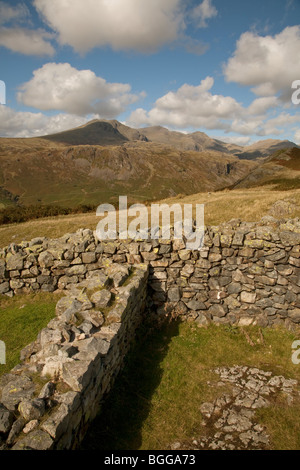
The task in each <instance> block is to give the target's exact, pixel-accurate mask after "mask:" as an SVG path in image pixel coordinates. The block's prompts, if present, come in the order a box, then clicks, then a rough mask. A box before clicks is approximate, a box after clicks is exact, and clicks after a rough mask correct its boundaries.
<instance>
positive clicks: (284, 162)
mask: <svg viewBox="0 0 300 470" xmlns="http://www.w3.org/2000/svg"><path fill="white" fill-rule="evenodd" d="M266 185H272V186H273V188H274V189H277V190H287V189H298V188H300V149H299V148H298V147H293V148H288V149H285V150H279V151H277V152H275V153H274V154H273V155H271V156H270V157H268V158H266V159H265V160H264V161H263V162H262V163H261V164H260V165H259V166H257V167H255V168H253V169H252V171H250V172H249V174H248V175H247V176H246V177H245V178H243V179H242V180H241V181H239V182H237V183H235V184H234V186H233V187H234V188H251V187H256V186H266Z"/></svg>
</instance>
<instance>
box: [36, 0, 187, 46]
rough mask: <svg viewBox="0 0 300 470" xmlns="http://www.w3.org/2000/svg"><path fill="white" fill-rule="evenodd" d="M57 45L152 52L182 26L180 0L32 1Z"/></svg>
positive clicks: (174, 36) (182, 15)
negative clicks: (55, 33) (57, 40)
mask: <svg viewBox="0 0 300 470" xmlns="http://www.w3.org/2000/svg"><path fill="white" fill-rule="evenodd" d="M33 3H34V6H35V7H36V9H37V11H38V12H39V13H40V15H41V16H42V17H43V19H44V20H45V21H46V22H47V24H48V25H49V26H50V27H51V28H52V29H53V30H54V31H56V32H57V33H58V39H59V42H60V43H61V44H68V45H70V46H72V47H73V48H74V49H75V50H76V51H79V52H80V53H84V52H86V51H88V50H89V49H92V48H93V47H96V46H106V45H110V46H111V47H112V48H113V49H115V50H128V49H134V50H138V51H142V52H153V51H155V50H157V48H158V47H160V46H161V45H163V44H166V43H170V42H173V41H174V40H176V39H177V38H178V36H179V35H180V33H181V32H183V30H184V28H185V23H184V12H183V7H182V4H181V3H182V2H181V0H163V1H161V0H151V1H146V0H126V2H125V1H124V0H85V2H84V7H83V4H82V0H51V2H50V1H48V0H34V2H33Z"/></svg>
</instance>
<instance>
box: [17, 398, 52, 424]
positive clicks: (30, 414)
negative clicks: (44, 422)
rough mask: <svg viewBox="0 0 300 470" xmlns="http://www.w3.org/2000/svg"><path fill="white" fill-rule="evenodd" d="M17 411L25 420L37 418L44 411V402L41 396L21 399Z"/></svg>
mask: <svg viewBox="0 0 300 470" xmlns="http://www.w3.org/2000/svg"><path fill="white" fill-rule="evenodd" d="M18 411H19V413H20V414H21V416H22V417H23V418H24V419H25V421H31V420H35V419H39V418H41V417H42V416H43V414H44V413H45V402H44V400H43V399H41V398H36V399H34V400H22V401H21V402H20V403H19V407H18Z"/></svg>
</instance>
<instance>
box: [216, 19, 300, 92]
mask: <svg viewBox="0 0 300 470" xmlns="http://www.w3.org/2000/svg"><path fill="white" fill-rule="evenodd" d="M224 74H225V77H226V80H227V81H229V82H235V83H239V84H241V85H246V86H252V87H253V89H252V90H253V92H254V93H255V94H256V95H257V96H261V97H264V96H274V95H276V94H277V93H280V97H281V99H283V100H286V101H289V100H290V99H291V84H292V82H293V81H294V80H295V79H297V78H299V76H300V26H291V27H287V28H285V29H284V30H283V31H282V32H281V33H279V34H276V35H275V36H259V35H257V34H255V33H253V32H246V33H244V34H242V35H241V37H240V39H239V40H238V41H237V45H236V50H235V52H234V54H233V56H232V57H231V58H230V59H229V61H228V62H227V64H226V65H225V67H224Z"/></svg>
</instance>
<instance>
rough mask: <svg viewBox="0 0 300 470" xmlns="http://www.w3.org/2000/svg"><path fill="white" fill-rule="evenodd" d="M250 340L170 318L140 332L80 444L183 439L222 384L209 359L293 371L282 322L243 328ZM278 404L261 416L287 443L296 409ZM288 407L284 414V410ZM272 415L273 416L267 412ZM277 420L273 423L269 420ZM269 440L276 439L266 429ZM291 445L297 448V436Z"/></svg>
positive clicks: (295, 425) (192, 433)
mask: <svg viewBox="0 0 300 470" xmlns="http://www.w3.org/2000/svg"><path fill="white" fill-rule="evenodd" d="M246 331H247V332H248V334H250V336H251V338H252V340H253V342H254V346H251V345H250V344H249V343H248V342H247V339H246V336H245V335H244V334H243V332H242V331H241V330H240V329H238V328H234V327H225V326H216V325H211V326H209V327H208V328H205V329H200V328H198V327H196V326H193V325H192V324H176V323H174V324H172V325H171V326H169V327H163V328H162V329H161V330H159V331H154V332H151V333H150V334H148V335H147V334H146V331H145V329H144V330H143V331H141V332H140V334H139V340H138V341H137V342H136V344H135V346H134V348H133V349H132V351H131V353H130V354H129V356H128V358H127V361H126V366H125V368H124V370H123V372H122V373H121V375H120V376H119V377H118V379H117V381H116V383H115V386H114V388H113V390H112V391H111V393H110V395H109V397H108V399H107V401H106V402H105V405H104V406H103V407H102V412H101V410H100V412H99V415H98V416H97V417H96V419H95V421H94V423H93V424H92V425H91V427H90V429H89V432H88V434H87V436H86V438H85V440H84V443H83V445H82V448H83V449H86V450H92V449H94V450H108V449H109V450H136V449H138V450H162V449H168V448H170V445H171V444H172V443H173V442H176V441H179V442H184V441H190V440H191V439H193V438H199V437H200V436H201V433H203V428H202V426H201V414H200V411H199V408H200V405H201V403H203V402H204V401H211V400H213V399H214V398H216V396H217V395H218V394H221V393H224V389H220V388H219V387H211V386H209V385H208V383H207V382H210V383H216V382H217V381H218V376H217V375H216V374H214V373H213V372H212V369H214V368H215V367H217V366H232V365H235V364H239V365H248V366H255V367H259V368H262V369H264V370H269V371H272V372H273V373H275V374H279V375H284V376H285V377H291V378H297V379H298V380H299V379H300V366H297V365H294V364H293V363H292V361H291V344H292V342H293V340H294V336H295V335H294V334H293V333H291V332H288V331H286V330H280V329H277V330H273V329H265V330H263V337H264V343H263V344H262V343H261V342H260V343H259V342H258V341H259V339H260V334H259V330H258V329H257V328H255V327H252V328H251V327H249V328H247V329H246ZM291 409H292V408H289V407H285V408H281V409H280V413H281V414H282V416H281V415H280V413H279V415H278V414H277V415H276V414H275V415H274V413H275V411H276V407H275V411H274V412H273V414H272V412H269V414H268V413H266V415H263V416H262V417H261V422H262V423H263V424H265V425H267V426H270V427H271V428H272V423H271V420H272V419H274V420H275V422H276V421H278V420H279V421H280V422H281V423H282V428H284V427H285V426H287V425H286V424H284V423H285V421H287V423H288V429H289V432H286V433H285V434H283V435H282V433H281V444H280V445H281V447H282V448H285V447H286V448H288V446H289V445H290V444H289V436H290V435H297V432H298V431H299V420H298V416H299V415H298V413H297V414H296V412H297V411H299V410H298V408H297V409H295V412H294V413H293V412H291ZM287 411H288V414H287V413H286V412H287ZM274 416H275V418H274ZM277 426H279V423H278V422H277ZM274 442H275V444H274V445H275V448H276V446H278V443H277V441H276V436H275V433H274ZM292 445H296V446H298V447H297V448H298V449H300V443H299V439H298V441H297V439H296V438H294V439H293V443H292Z"/></svg>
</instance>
